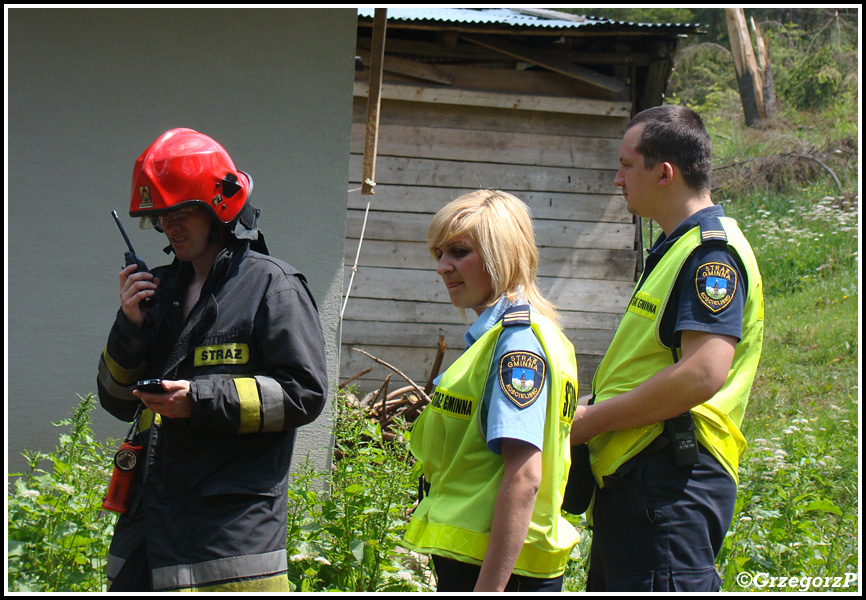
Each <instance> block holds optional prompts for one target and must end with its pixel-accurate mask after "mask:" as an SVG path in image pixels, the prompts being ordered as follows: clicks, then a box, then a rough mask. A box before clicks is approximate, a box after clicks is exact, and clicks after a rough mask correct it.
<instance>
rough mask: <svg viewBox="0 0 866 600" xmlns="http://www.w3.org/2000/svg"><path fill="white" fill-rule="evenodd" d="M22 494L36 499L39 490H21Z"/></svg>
mask: <svg viewBox="0 0 866 600" xmlns="http://www.w3.org/2000/svg"><path fill="white" fill-rule="evenodd" d="M21 495H22V496H24V497H25V498H30V499H32V500H36V498H38V497H39V492H37V491H36V490H24V491H23V492H21Z"/></svg>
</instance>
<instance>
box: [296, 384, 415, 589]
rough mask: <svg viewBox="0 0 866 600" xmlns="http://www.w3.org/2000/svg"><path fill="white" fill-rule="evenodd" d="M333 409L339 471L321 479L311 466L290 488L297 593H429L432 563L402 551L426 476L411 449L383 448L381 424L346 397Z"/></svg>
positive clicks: (398, 442) (398, 445)
mask: <svg viewBox="0 0 866 600" xmlns="http://www.w3.org/2000/svg"><path fill="white" fill-rule="evenodd" d="M335 408H336V411H335V415H336V416H335V424H334V455H335V461H334V466H333V468H332V469H331V470H330V472H328V473H316V472H315V471H314V470H313V469H312V467H311V466H310V465H309V463H307V464H305V465H304V466H303V467H302V468H301V469H299V471H298V473H297V474H296V475H295V476H294V478H293V482H292V485H291V486H290V488H289V505H290V506H289V532H288V541H287V547H288V549H289V580H290V582H291V584H292V586H293V588H294V589H296V590H298V591H353V592H381V591H389V592H396V591H405V592H412V591H425V590H428V591H429V589H430V588H429V580H430V570H429V567H428V566H427V564H426V559H425V558H423V557H420V556H417V555H413V554H411V553H409V552H408V551H406V550H404V549H402V548H400V543H401V540H402V535H403V532H404V531H405V528H406V525H407V524H408V520H409V514H408V510H409V509H410V507H411V506H412V504H413V502H414V499H415V497H416V495H417V485H418V476H419V474H420V473H419V472H418V468H417V467H413V464H412V463H413V461H412V459H411V457H410V454H409V452H408V449H407V446H406V444H405V443H404V441H403V439H401V438H398V440H395V441H394V442H386V441H384V440H383V438H382V432H381V430H380V429H379V425H378V423H375V422H373V421H371V420H369V419H368V418H366V417H365V416H363V415H361V414H360V413H359V412H356V411H354V410H352V409H351V408H350V407H349V406H348V404H347V402H346V396H345V395H344V394H340V395H338V397H337V399H336V406H335ZM401 429H402V435H403V437H404V438H408V435H409V431H408V428H407V427H406V426H405V425H403V426H402V428H401ZM323 487H324V489H320V488H323Z"/></svg>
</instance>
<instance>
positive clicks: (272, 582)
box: [176, 574, 291, 592]
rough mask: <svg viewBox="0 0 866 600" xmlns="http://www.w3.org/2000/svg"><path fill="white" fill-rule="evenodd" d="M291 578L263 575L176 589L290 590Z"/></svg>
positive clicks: (198, 590) (218, 590)
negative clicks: (256, 577) (257, 577)
mask: <svg viewBox="0 0 866 600" xmlns="http://www.w3.org/2000/svg"><path fill="white" fill-rule="evenodd" d="M290 590H291V588H290V586H289V578H288V576H287V575H285V574H283V575H274V576H273V577H261V578H259V579H244V580H242V581H231V582H228V583H217V584H214V585H205V586H202V587H198V588H193V589H191V588H186V589H182V590H176V591H178V592H184V591H190V592H288V591H290Z"/></svg>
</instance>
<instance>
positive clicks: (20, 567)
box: [7, 394, 117, 592]
mask: <svg viewBox="0 0 866 600" xmlns="http://www.w3.org/2000/svg"><path fill="white" fill-rule="evenodd" d="M79 398H80V399H81V402H80V403H79V404H78V405H77V406H76V407H75V409H74V412H73V415H72V417H71V418H68V419H63V420H61V421H58V422H56V423H53V425H54V426H55V427H71V431H70V432H69V433H64V434H61V435H60V443H59V445H58V446H57V447H56V449H55V450H54V451H53V452H51V453H48V454H46V453H44V452H30V451H26V452H24V453H23V455H24V457H25V458H26V459H27V463H28V466H29V468H28V471H27V472H26V473H12V474H10V477H16V479H15V480H14V482H13V483H12V484H11V485H10V488H11V492H10V493H9V497H8V522H9V541H8V544H9V556H8V564H7V569H8V574H9V591H18V592H94V591H104V590H105V585H106V581H105V575H104V572H105V559H106V557H107V556H108V544H109V542H110V540H111V534H112V531H113V530H114V524H115V521H116V517H117V515H115V514H114V513H108V512H105V511H103V510H102V497H103V495H104V493H105V491H106V489H107V485H108V480H109V478H110V477H111V473H110V472H109V470H108V465H111V464H112V457H113V455H114V451H115V450H116V442H114V441H107V442H98V441H96V440H94V439H93V431H92V430H91V428H90V411H91V410H92V409H93V406H94V400H93V396H92V395H90V394H88V395H87V396H86V397H84V398H82V397H81V396H79ZM45 463H48V464H45Z"/></svg>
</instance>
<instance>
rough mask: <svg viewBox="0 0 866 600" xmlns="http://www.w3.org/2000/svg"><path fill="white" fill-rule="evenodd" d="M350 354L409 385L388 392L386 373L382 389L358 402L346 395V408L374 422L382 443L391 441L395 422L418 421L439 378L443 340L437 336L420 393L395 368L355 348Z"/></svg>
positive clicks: (413, 384) (356, 377)
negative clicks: (378, 429) (360, 356)
mask: <svg viewBox="0 0 866 600" xmlns="http://www.w3.org/2000/svg"><path fill="white" fill-rule="evenodd" d="M353 350H355V351H357V352H360V353H361V354H364V355H366V356H368V357H370V358H371V359H372V360H373V361H375V362H377V363H378V364H380V365H382V366H384V367H386V368H388V369H390V370H391V371H393V372H394V373H396V374H397V375H398V376H400V377H401V378H402V379H404V380H405V381H406V382H407V383H408V384H409V385H407V386H404V387H401V388H399V389H395V390H391V389H389V388H390V383H391V376H392V375H393V373H389V374H388V375H387V376H386V377H385V380H384V381H383V382H382V385H381V386H379V389H377V390H373V391H372V392H369V393H367V394H366V395H364V396H363V397H362V398H357V397H356V396H354V395H352V394H347V404H348V406H349V408H350V409H352V410H356V411H358V412H360V413H361V414H363V415H364V416H365V417H367V418H369V419H374V420H376V421H378V422H379V426H380V428H381V430H382V437H383V439H385V440H387V441H391V440H393V439H394V438H395V437H396V436H397V434H396V433H395V432H394V431H393V430H392V427H393V425H394V423H395V421H396V420H397V419H398V418H400V420H402V421H405V422H407V423H412V422H414V421H415V419H417V418H418V415H420V414H421V411H422V410H423V409H424V407H425V406H427V404H428V403H429V402H430V393H431V392H432V391H433V387H434V385H433V380H434V379H435V378H436V376H437V375H438V374H439V369H440V368H441V367H442V359H443V357H444V356H445V338H444V336H439V346H438V349H437V351H436V358H435V359H434V361H433V367H432V369H431V371H430V377H429V378H428V379H427V384H426V385H425V386H424V388H423V389H422V388H421V387H420V386H419V385H418V384H416V383H415V382H414V381H412V380H411V379H409V377H407V376H406V374H405V373H403V372H402V371H400V369H398V368H397V367H394V366H393V365H390V364H388V363H386V362H385V361H383V360H381V359H379V358H376V357H375V356H373V355H372V354H370V353H368V352H365V351H364V350H361V349H359V348H353ZM373 368H374V367H369V368H368V369H364V370H363V371H361V372H360V373H358V374H357V375H354V376H353V377H350V378H349V379H347V380H346V381H344V382H343V383H341V384H340V386H339V387H340V389H343V388H345V387H346V386H347V385H348V384H350V383H351V382H352V381H355V380H356V379H358V378H359V377H363V376H364V375H366V374H367V373H369V372H370V371H372V370H373Z"/></svg>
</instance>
